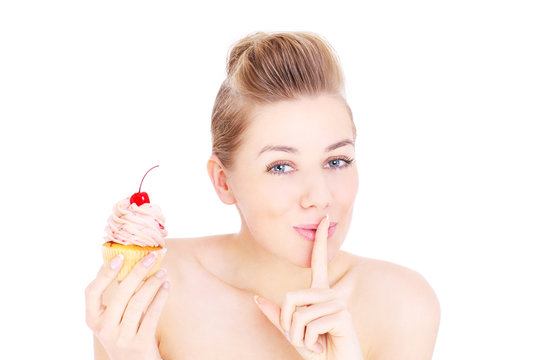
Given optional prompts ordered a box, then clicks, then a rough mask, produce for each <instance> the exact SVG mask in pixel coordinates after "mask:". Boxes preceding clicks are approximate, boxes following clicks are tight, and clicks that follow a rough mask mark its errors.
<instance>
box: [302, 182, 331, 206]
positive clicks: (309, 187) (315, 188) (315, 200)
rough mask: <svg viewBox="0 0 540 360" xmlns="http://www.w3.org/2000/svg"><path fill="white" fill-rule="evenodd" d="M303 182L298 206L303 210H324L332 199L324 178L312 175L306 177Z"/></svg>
mask: <svg viewBox="0 0 540 360" xmlns="http://www.w3.org/2000/svg"><path fill="white" fill-rule="evenodd" d="M303 182H304V185H303V186H302V190H303V192H302V195H301V197H300V205H301V206H302V207H303V208H305V209H308V208H310V207H315V208H317V209H321V210H325V209H326V208H327V207H328V206H329V205H330V201H331V198H332V194H331V192H330V187H329V186H328V184H327V182H326V179H325V177H324V176H323V175H321V174H317V175H315V174H312V175H311V176H309V177H306V179H303Z"/></svg>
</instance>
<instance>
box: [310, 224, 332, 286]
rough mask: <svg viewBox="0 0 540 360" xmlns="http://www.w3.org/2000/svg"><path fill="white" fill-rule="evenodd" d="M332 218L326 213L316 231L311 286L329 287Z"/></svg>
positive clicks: (312, 256)
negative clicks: (330, 223)
mask: <svg viewBox="0 0 540 360" xmlns="http://www.w3.org/2000/svg"><path fill="white" fill-rule="evenodd" d="M329 222H330V220H329V219H328V215H326V216H325V217H324V218H323V219H322V220H321V222H320V223H319V226H318V227H317V231H316V232H315V243H314V244H313V251H312V253H311V288H322V289H328V288H329V287H330V284H329V282H328V255H327V253H328V251H327V248H328V225H329Z"/></svg>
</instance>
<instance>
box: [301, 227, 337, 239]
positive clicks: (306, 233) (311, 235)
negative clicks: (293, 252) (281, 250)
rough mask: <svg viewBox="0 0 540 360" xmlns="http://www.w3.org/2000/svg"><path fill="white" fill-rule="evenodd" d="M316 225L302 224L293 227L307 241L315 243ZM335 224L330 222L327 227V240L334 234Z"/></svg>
mask: <svg viewBox="0 0 540 360" xmlns="http://www.w3.org/2000/svg"><path fill="white" fill-rule="evenodd" d="M317 226H318V224H304V225H297V226H293V228H294V230H296V232H297V233H299V234H300V235H301V236H302V237H303V238H304V239H306V240H308V241H315V232H316V231H317ZM336 227H337V222H330V225H329V226H328V239H330V237H331V236H332V235H334V233H335V232H336Z"/></svg>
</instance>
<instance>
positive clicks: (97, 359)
mask: <svg viewBox="0 0 540 360" xmlns="http://www.w3.org/2000/svg"><path fill="white" fill-rule="evenodd" d="M94 360H110V358H109V355H107V352H106V351H105V349H104V348H103V345H101V343H100V342H99V340H98V339H97V338H96V335H94Z"/></svg>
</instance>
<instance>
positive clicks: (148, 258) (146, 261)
mask: <svg viewBox="0 0 540 360" xmlns="http://www.w3.org/2000/svg"><path fill="white" fill-rule="evenodd" d="M154 261H156V254H154V253H153V252H151V253H150V254H148V255H147V256H146V257H145V258H144V260H143V265H144V266H146V267H150V266H151V265H152V264H153V263H154Z"/></svg>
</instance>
